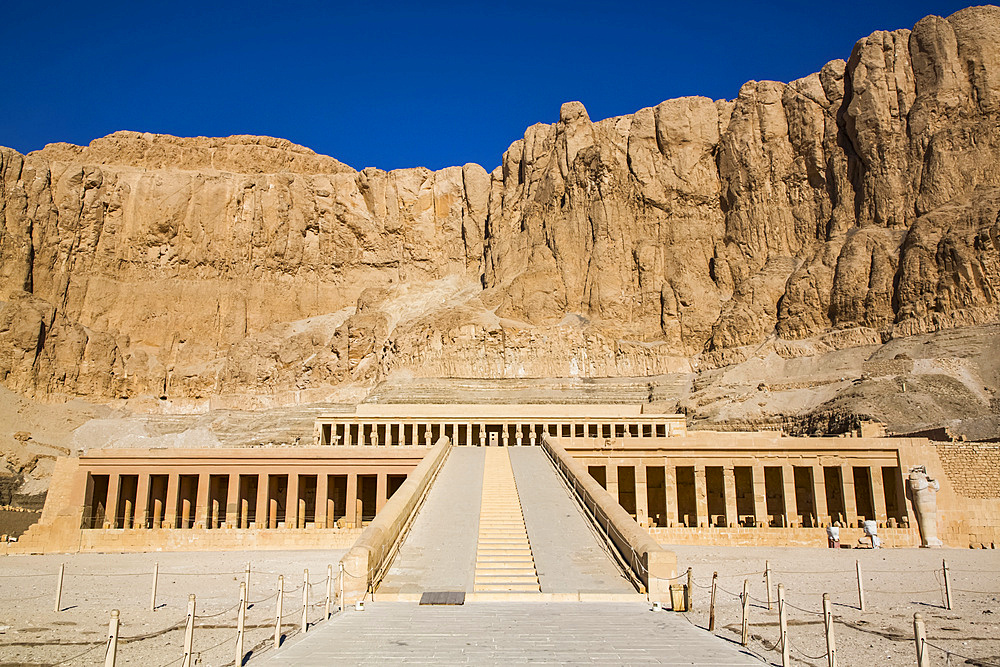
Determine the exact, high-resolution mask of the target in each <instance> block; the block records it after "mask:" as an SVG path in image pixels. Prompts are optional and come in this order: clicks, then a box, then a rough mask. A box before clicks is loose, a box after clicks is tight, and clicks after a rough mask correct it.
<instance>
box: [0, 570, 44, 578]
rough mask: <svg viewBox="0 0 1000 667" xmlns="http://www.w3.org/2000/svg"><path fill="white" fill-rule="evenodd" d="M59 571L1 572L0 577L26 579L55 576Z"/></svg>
mask: <svg viewBox="0 0 1000 667" xmlns="http://www.w3.org/2000/svg"><path fill="white" fill-rule="evenodd" d="M57 575H58V573H57V572H36V573H32V574H0V579H25V578H27V577H55V576H57Z"/></svg>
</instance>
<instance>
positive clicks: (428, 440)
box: [424, 424, 434, 447]
mask: <svg viewBox="0 0 1000 667" xmlns="http://www.w3.org/2000/svg"><path fill="white" fill-rule="evenodd" d="M432 437H433V436H432V435H431V425H430V424H424V444H425V445H427V446H428V447H430V446H431V445H432V444H434V443H433V442H431V438H432Z"/></svg>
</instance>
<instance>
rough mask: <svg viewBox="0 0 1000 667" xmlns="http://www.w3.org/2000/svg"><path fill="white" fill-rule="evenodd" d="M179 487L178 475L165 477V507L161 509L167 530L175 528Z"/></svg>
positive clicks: (179, 478)
mask: <svg viewBox="0 0 1000 667" xmlns="http://www.w3.org/2000/svg"><path fill="white" fill-rule="evenodd" d="M180 486H181V476H180V473H176V472H172V473H170V474H169V475H168V477H167V505H166V507H164V508H163V523H164V525H166V527H167V528H176V527H177V523H178V521H177V494H178V491H179V489H180ZM157 528H159V526H157Z"/></svg>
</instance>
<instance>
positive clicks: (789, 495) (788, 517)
mask: <svg viewBox="0 0 1000 667" xmlns="http://www.w3.org/2000/svg"><path fill="white" fill-rule="evenodd" d="M781 485H782V489H783V491H784V493H783V494H782V495H783V496H784V501H785V502H783V503H782V505H781V507H782V509H783V510H784V513H785V528H791V527H792V525H793V524H797V523H798V522H799V512H798V504H797V503H796V502H795V468H793V467H792V466H790V465H783V466H781Z"/></svg>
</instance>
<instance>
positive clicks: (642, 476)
mask: <svg viewBox="0 0 1000 667" xmlns="http://www.w3.org/2000/svg"><path fill="white" fill-rule="evenodd" d="M635 516H636V521H638V522H639V524H640V525H642V523H643V521H645V522H646V524H645V525H646V526H647V527H648V526H649V493H648V491H647V488H646V466H645V465H644V464H641V463H640V464H637V465H636V466H635Z"/></svg>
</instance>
